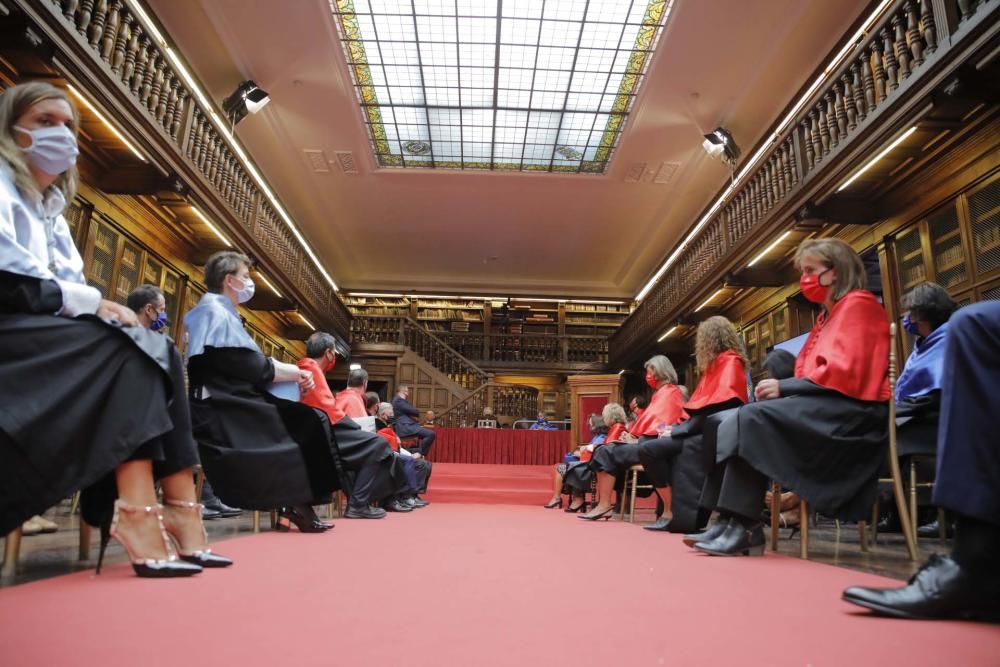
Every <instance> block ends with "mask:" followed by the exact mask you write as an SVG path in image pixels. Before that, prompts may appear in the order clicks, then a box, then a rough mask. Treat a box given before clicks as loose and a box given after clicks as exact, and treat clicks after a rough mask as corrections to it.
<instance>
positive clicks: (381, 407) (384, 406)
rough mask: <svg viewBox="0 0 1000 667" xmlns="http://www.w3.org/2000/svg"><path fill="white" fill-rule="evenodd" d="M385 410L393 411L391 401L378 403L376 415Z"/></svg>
mask: <svg viewBox="0 0 1000 667" xmlns="http://www.w3.org/2000/svg"><path fill="white" fill-rule="evenodd" d="M387 412H395V411H394V410H393V409H392V403H379V404H378V416H379V417H381V416H382V415H384V414H385V413H387Z"/></svg>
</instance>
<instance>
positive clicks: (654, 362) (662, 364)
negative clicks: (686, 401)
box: [645, 354, 677, 384]
mask: <svg viewBox="0 0 1000 667" xmlns="http://www.w3.org/2000/svg"><path fill="white" fill-rule="evenodd" d="M645 368H646V370H647V371H649V372H650V373H652V374H653V377H655V378H656V379H657V381H659V382H667V383H669V384H677V371H676V370H674V365H673V364H672V363H670V359H667V358H666V357H665V356H663V355H662V354H658V355H656V356H655V357H650V359H649V361H647V362H646V364H645Z"/></svg>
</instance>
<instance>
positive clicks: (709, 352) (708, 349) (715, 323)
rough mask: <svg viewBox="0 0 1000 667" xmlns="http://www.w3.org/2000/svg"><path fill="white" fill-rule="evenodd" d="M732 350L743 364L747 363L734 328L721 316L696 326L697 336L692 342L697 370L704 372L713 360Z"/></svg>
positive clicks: (741, 344)
mask: <svg viewBox="0 0 1000 667" xmlns="http://www.w3.org/2000/svg"><path fill="white" fill-rule="evenodd" d="M726 350H732V351H733V352H735V353H736V354H738V355H740V357H741V358H742V359H743V363H744V364H746V363H747V355H746V352H745V351H744V350H743V341H741V340H740V336H739V334H738V333H736V327H735V326H734V325H733V323H732V322H730V321H729V320H728V319H727V318H725V317H723V316H722V315H713V316H712V317H710V318H708V319H707V320H705V321H704V322H702V323H701V324H699V325H698V334H697V336H696V337H695V342H694V356H695V361H696V362H697V364H698V370H699V371H704V370H705V369H706V368H708V366H709V364H711V363H712V362H713V361H715V358H716V357H717V356H719V355H720V354H722V353H723V352H725V351H726Z"/></svg>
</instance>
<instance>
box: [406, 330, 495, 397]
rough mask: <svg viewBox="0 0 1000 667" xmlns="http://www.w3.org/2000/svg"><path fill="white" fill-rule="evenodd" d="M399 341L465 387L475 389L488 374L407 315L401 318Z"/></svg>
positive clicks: (485, 379)
mask: <svg viewBox="0 0 1000 667" xmlns="http://www.w3.org/2000/svg"><path fill="white" fill-rule="evenodd" d="M402 320H403V321H402V327H401V329H400V337H399V343H400V344H402V345H405V346H407V347H408V348H410V349H411V350H413V351H414V352H416V353H417V354H419V355H420V356H421V357H423V358H424V359H426V360H427V361H429V362H430V363H431V364H432V365H433V366H434V367H435V368H437V369H438V370H439V371H441V372H442V373H444V374H446V375H447V376H448V377H450V378H451V379H452V380H454V381H455V382H457V383H458V384H460V385H462V386H463V387H465V388H466V389H470V390H471V389H476V388H477V387H479V386H481V385H482V384H484V383H485V382H486V381H487V380H488V379H489V374H488V373H487V372H486V371H484V370H483V369H482V368H480V367H479V366H477V365H476V364H474V363H472V362H471V361H469V360H468V359H466V358H465V357H463V356H462V355H461V354H459V353H458V352H456V351H455V350H454V349H452V348H451V347H450V346H449V345H447V344H446V343H445V342H444V341H442V340H441V339H440V338H438V337H437V336H436V335H434V334H433V333H431V332H430V331H428V330H427V329H426V328H425V327H423V326H421V325H420V324H418V323H417V322H415V321H414V320H411V319H410V318H408V317H404V318H402Z"/></svg>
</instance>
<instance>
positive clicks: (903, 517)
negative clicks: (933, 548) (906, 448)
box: [889, 447, 920, 562]
mask: <svg viewBox="0 0 1000 667" xmlns="http://www.w3.org/2000/svg"><path fill="white" fill-rule="evenodd" d="M895 453H896V452H895V447H892V449H891V450H890V452H889V471H890V472H891V473H892V495H893V496H894V497H895V499H896V511H897V512H899V525H900V528H902V530H903V539H905V540H906V551H907V553H908V554H909V556H910V560H911V561H913V562H917V560H919V558H920V553H919V551H917V533H916V531H915V530H913V524H912V523H911V521H910V510H909V508H907V506H906V505H907V503H906V496H905V495H904V492H903V475H902V473H901V472H900V471H899V459H898V458H896V456H895Z"/></svg>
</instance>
